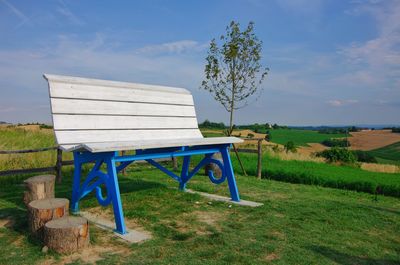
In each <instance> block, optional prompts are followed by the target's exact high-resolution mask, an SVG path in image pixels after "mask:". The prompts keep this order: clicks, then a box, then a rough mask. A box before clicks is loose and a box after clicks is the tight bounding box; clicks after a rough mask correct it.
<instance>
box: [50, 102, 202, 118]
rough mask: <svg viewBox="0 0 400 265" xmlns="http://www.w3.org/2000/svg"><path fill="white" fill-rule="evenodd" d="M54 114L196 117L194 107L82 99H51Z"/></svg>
mask: <svg viewBox="0 0 400 265" xmlns="http://www.w3.org/2000/svg"><path fill="white" fill-rule="evenodd" d="M51 105H52V112H53V114H57V113H71V114H95V115H99V114H106V115H137V116H142V115H147V116H185V117H195V116H196V112H195V109H194V106H183V105H165V104H148V103H134V102H113V101H98V100H80V99H63V98H52V99H51Z"/></svg>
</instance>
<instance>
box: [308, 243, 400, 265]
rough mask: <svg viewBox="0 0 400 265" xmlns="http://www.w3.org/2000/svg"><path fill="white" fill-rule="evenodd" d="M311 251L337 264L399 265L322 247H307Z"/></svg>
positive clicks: (388, 260) (386, 260) (391, 261)
mask: <svg viewBox="0 0 400 265" xmlns="http://www.w3.org/2000/svg"><path fill="white" fill-rule="evenodd" d="M308 249H310V250H311V251H313V252H315V253H317V254H320V255H323V256H325V257H327V258H328V259H330V260H332V261H334V262H336V263H338V264H385V265H386V264H389V265H390V264H393V265H397V264H399V261H398V260H396V259H373V258H368V257H359V256H353V255H349V254H346V253H341V252H339V251H337V250H335V249H331V248H328V247H323V246H315V245H314V246H311V247H308Z"/></svg>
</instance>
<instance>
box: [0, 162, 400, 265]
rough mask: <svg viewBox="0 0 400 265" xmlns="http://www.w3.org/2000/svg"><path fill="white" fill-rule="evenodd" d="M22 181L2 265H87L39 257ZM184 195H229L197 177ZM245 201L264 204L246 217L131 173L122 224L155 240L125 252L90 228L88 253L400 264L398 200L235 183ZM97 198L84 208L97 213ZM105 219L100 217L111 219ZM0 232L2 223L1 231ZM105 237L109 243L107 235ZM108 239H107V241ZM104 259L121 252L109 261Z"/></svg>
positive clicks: (4, 236) (78, 259)
mask: <svg viewBox="0 0 400 265" xmlns="http://www.w3.org/2000/svg"><path fill="white" fill-rule="evenodd" d="M64 173H65V174H64V181H63V184H62V185H58V186H57V187H56V192H57V196H60V197H68V198H69V196H70V186H71V182H70V179H71V177H70V176H71V174H72V171H71V170H67V171H65V172H64ZM22 179H23V178H22V177H9V178H8V179H7V180H6V179H3V180H2V181H1V185H0V218H1V219H2V220H4V219H6V218H9V220H12V221H10V223H11V224H9V225H6V226H3V227H1V228H0V248H1V252H0V264H10V263H12V264H35V263H36V264H40V263H44V262H50V261H51V262H55V263H59V262H65V260H67V261H69V262H71V263H73V264H84V263H85V262H86V261H85V258H84V257H83V256H72V257H71V256H60V255H56V254H54V253H51V252H50V253H47V254H44V253H41V252H40V249H41V246H40V244H38V242H37V241H35V240H34V239H32V238H30V237H29V236H27V235H28V233H27V221H26V212H25V209H24V207H23V205H22V200H21V198H22V192H23V188H22V186H21V185H20V184H21V182H22ZM188 186H189V188H192V189H195V190H200V191H206V192H210V193H217V194H221V195H227V194H228V191H227V187H226V185H221V186H214V185H213V184H211V183H210V182H209V181H208V179H207V177H205V176H203V175H197V176H195V177H194V178H193V179H192V181H191V182H190V183H189V185H188ZM238 186H239V190H240V192H241V196H242V198H244V199H249V200H254V201H259V202H263V203H264V206H262V207H258V208H248V207H242V206H237V205H232V206H231V207H230V205H229V204H227V203H221V202H212V203H211V204H209V201H208V200H207V199H205V198H203V197H200V196H199V195H194V194H187V193H183V192H180V191H178V190H177V189H175V187H177V184H176V183H175V182H174V181H173V180H172V179H170V178H169V177H168V176H166V175H164V174H162V173H160V172H159V171H156V170H154V169H152V168H150V167H149V166H147V165H141V166H140V165H139V166H137V165H136V166H135V165H134V166H132V167H130V168H129V171H128V174H127V176H120V187H121V192H122V201H123V207H124V211H125V217H126V220H127V222H128V223H129V224H135V225H137V226H141V227H143V228H145V229H146V230H148V231H150V232H151V233H152V234H153V239H152V240H150V241H147V242H144V243H142V244H132V245H127V244H125V243H122V242H120V241H118V240H116V239H114V238H112V237H111V238H108V239H107V236H108V234H107V233H105V232H101V231H99V230H98V229H96V228H92V229H91V233H92V239H93V240H92V247H91V248H93V249H100V250H102V251H100V254H99V253H98V255H99V256H100V258H101V260H98V261H97V262H98V263H99V264H116V263H120V264H265V263H271V264H399V261H400V200H399V199H398V198H393V197H385V196H379V197H378V200H377V201H375V200H374V196H373V195H371V194H367V193H357V192H352V191H345V190H339V189H330V188H322V187H318V186H310V185H301V184H289V183H283V182H277V181H273V180H256V179H255V178H254V177H243V176H240V175H239V176H238ZM94 207H97V204H96V201H95V199H94V196H93V195H90V196H89V198H87V199H85V200H84V201H83V202H82V203H81V208H82V209H84V210H90V209H92V210H93V209H98V210H97V211H98V212H100V211H101V210H100V209H99V208H94ZM109 210H110V209H109V208H106V210H102V211H101V212H102V213H107V212H108V211H109ZM2 223H4V222H2ZM105 234H106V235H105ZM105 238H106V239H105ZM110 249H114V250H115V249H120V250H123V251H122V252H119V253H115V251H114V252H113V251H110Z"/></svg>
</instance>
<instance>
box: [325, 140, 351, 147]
mask: <svg viewBox="0 0 400 265" xmlns="http://www.w3.org/2000/svg"><path fill="white" fill-rule="evenodd" d="M322 144H323V145H325V146H328V147H349V146H350V142H349V141H348V140H347V139H335V138H333V139H327V140H324V141H322Z"/></svg>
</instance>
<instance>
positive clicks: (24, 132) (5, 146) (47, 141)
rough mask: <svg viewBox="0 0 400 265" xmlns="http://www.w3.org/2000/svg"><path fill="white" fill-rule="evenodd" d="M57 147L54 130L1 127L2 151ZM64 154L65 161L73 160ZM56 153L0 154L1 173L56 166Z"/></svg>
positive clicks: (0, 141) (0, 147)
mask: <svg viewBox="0 0 400 265" xmlns="http://www.w3.org/2000/svg"><path fill="white" fill-rule="evenodd" d="M51 146H55V140H54V134H53V131H52V130H49V129H40V128H39V126H37V127H33V128H20V127H0V150H21V149H37V148H44V147H51ZM71 158H72V155H71V154H64V155H63V159H71ZM56 159H57V155H56V151H55V150H53V151H45V152H38V153H25V154H8V155H5V154H0V171H3V170H12V169H26V168H37V167H49V166H54V165H55V163H56Z"/></svg>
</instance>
